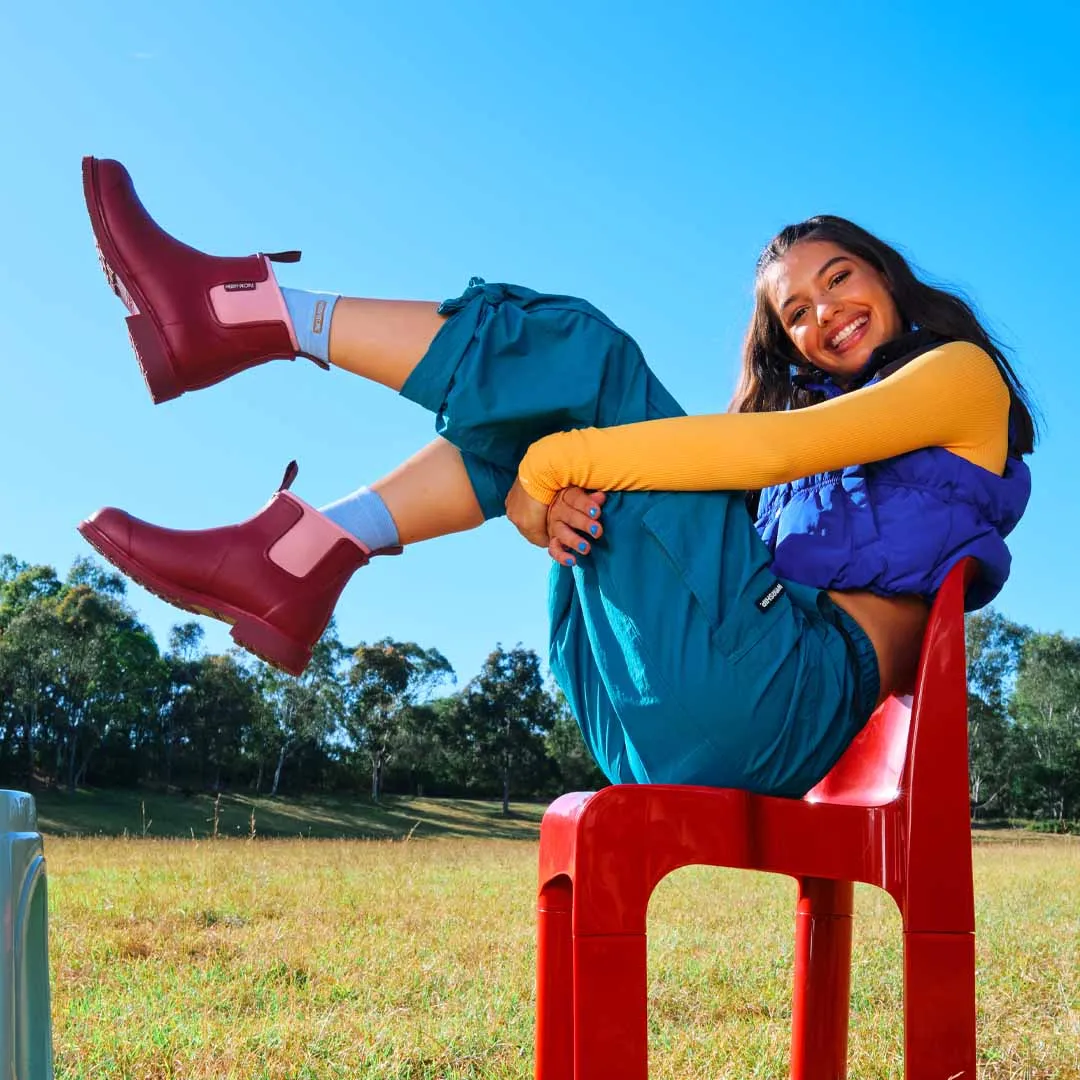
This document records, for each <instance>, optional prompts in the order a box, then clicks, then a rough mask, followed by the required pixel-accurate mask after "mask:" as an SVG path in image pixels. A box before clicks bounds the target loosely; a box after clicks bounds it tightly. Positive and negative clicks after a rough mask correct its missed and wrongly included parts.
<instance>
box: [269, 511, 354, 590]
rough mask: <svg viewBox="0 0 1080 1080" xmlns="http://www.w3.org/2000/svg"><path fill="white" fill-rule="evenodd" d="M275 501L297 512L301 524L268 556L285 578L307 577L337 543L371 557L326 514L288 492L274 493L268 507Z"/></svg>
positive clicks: (272, 549)
mask: <svg viewBox="0 0 1080 1080" xmlns="http://www.w3.org/2000/svg"><path fill="white" fill-rule="evenodd" d="M276 499H284V500H285V501H287V502H290V503H292V504H293V505H294V506H296V507H297V508H299V510H300V512H301V515H302V516H301V518H300V520H299V521H297V523H296V524H295V525H294V526H293V527H292V528H291V529H289V531H288V532H287V533H285V535H284V536H282V537H281V538H280V539H279V540H278V541H277V542H276V543H275V544H273V546H272V547H271V548H270V550H269V552H267V554H268V555H269V557H270V561H271V562H273V563H276V564H277V565H278V566H279V567H281V569H282V570H284V571H285V572H286V573H287V574H292V575H293V576H294V577H298V578H304V577H307V575H308V574H310V573H311V571H312V570H314V569H315V567H316V566H317V565H318V564H319V562H320V561H321V560H322V559H323V557H324V556H325V555H326V553H327V552H328V551H329V550H330V549H331V548H332V547H333V546H334V545H335V544H336V543H338V541H340V540H347V541H348V542H349V543H350V544H355V545H356V547H357V548H358V549H359V550H360V551H361V552H362V553H363V554H364V555H370V554H371V549H370V548H368V547H365V545H364V544H362V543H361V542H360V541H359V540H357V539H356V537H355V536H353V535H352V533H348V532H346V531H345V530H344V529H343V528H342V527H341V526H340V525H338V524H337V523H336V522H333V521H331V520H330V519H329V518H328V517H326V515H325V514H320V513H319V511H318V510H316V509H315V507H313V506H310V505H308V503H306V502H304V500H303V499H298V498H297V497H296V496H295V495H294V494H293V493H292V492H291V491H278V492H275V494H274V496H273V498H272V499H271V500H270V503H273V502H274V500H276ZM270 503H268V504H267V505H270Z"/></svg>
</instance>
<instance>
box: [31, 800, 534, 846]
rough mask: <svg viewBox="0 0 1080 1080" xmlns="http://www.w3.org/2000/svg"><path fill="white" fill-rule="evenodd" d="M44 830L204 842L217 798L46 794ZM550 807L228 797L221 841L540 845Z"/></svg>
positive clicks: (222, 808)
mask: <svg viewBox="0 0 1080 1080" xmlns="http://www.w3.org/2000/svg"><path fill="white" fill-rule="evenodd" d="M35 802H36V803H37V809H38V825H39V828H40V829H41V831H42V832H43V833H45V834H51V835H54V836H144V835H145V836H148V837H157V838H173V837H188V838H195V839H204V838H205V837H208V836H212V835H213V834H214V831H215V806H214V803H215V799H214V796H212V795H191V796H184V795H165V794H158V793H149V794H140V793H138V792H127V791H105V790H92V789H87V790H80V791H78V792H77V793H76V794H75V795H69V794H67V793H65V792H59V791H47V792H42V793H40V794H38V795H36V796H35ZM544 808H545V807H544V805H543V804H528V803H524V804H523V803H518V804H512V805H511V808H510V812H511V816H510V817H505V818H504V817H503V816H502V804H501V803H498V802H485V801H483V800H479V799H428V798H410V797H407V796H387V797H386V798H384V799H383V800H382V801H381V802H380V803H373V802H371V801H370V800H369V799H364V798H345V797H338V796H335V797H329V796H312V797H311V798H298V799H284V798H275V799H271V798H268V797H253V796H244V795H222V796H221V798H220V802H219V803H218V807H217V811H216V817H217V826H216V828H217V833H218V835H219V836H232V837H237V836H241V837H243V836H250V835H251V832H252V824H253V821H252V817H253V815H254V834H255V836H256V837H290V838H292V837H298V836H301V837H310V838H312V839H364V840H397V839H401V838H403V837H406V836H409V835H412V836H413V837H417V838H420V837H428V838H431V837H440V836H444V837H445V836H458V837H470V838H473V839H499V840H536V839H537V837H538V836H539V829H540V818H541V817H542V816H543V813H544Z"/></svg>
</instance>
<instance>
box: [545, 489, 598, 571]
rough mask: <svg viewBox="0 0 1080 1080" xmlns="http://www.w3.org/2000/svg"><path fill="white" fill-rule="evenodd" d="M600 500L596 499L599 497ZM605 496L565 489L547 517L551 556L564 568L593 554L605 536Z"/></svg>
mask: <svg viewBox="0 0 1080 1080" xmlns="http://www.w3.org/2000/svg"><path fill="white" fill-rule="evenodd" d="M597 494H598V495H600V496H601V498H596V497H595V496H596V495H597ZM602 496H603V492H598V493H592V492H588V491H583V490H582V489H581V488H566V489H565V490H564V491H562V492H560V494H559V498H558V499H557V501H556V502H555V503H553V504H552V506H551V510H550V512H549V514H548V538H549V542H548V554H550V555H551V557H552V558H553V559H554V560H555V561H556V562H558V563H560V564H561V565H563V566H573V565H574V564H575V563H576V562H577V560H578V559H580V558H583V557H584V556H586V555H588V554H589V553H590V552H591V551H592V544H593V541H595V540H598V539H599V538H600V537H601V536H602V535H603V532H604V527H603V525H601V524H600V512H601V506H602V504H603V497H602Z"/></svg>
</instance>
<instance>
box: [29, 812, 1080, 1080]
mask: <svg viewBox="0 0 1080 1080" xmlns="http://www.w3.org/2000/svg"><path fill="white" fill-rule="evenodd" d="M40 802H41V803H43V804H44V805H42V817H43V819H45V821H46V822H47V821H48V820H50V813H54V811H53V810H52V808H51V807H50V806H49V805H48V800H40ZM286 809H287V808H286ZM330 809H331V808H329V807H324V810H325V811H326V812H329V810H330ZM495 809H496V808H492V807H490V806H489V805H488V804H484V803H479V804H463V803H438V802H434V801H432V802H431V803H430V804H428V803H422V805H416V804H415V803H412V802H408V803H407V804H404V805H402V804H399V805H397V806H396V807H395V808H393V812H394V813H396V814H399V815H400V816H401V817H402V818H403V819H404V820H405V822H414V821H415V820H417V819H418V820H420V821H421V824H420V825H419V826H417V827H416V828H415V829H414V830H413V831H412V835H411V838H410V839H407V840H405V839H401V840H382V841H374V842H357V841H348V840H345V841H337V840H311V839H293V840H280V839H258V838H257V839H255V840H254V841H249V840H243V839H232V838H226V839H217V840H208V839H196V840H194V841H193V840H191V839H188V840H163V839H152V838H151V839H143V838H142V837H141V834H137V832H136V829H134V828H132V827H131V826H129V825H125V826H124V827H125V828H128V830H129V834H130V835H129V836H128V837H127V838H113V839H108V838H100V837H71V836H68V837H65V836H59V835H54V834H53V835H48V836H47V838H46V855H47V857H48V862H49V887H50V919H51V924H50V948H51V965H52V993H53V1016H54V1033H53V1035H54V1045H55V1049H56V1066H57V1076H58V1077H60V1078H62V1080H68V1078H75V1077H79V1078H95V1080H97V1078H101V1080H106V1078H107V1080H129V1078H130V1080H158V1078H177V1080H179V1078H185V1080H187V1078H191V1080H204V1078H205V1080H209V1078H211V1077H214V1078H221V1080H226V1078H229V1080H231V1078H236V1080H240V1078H244V1080H271V1078H273V1080H277V1078H282V1080H284V1078H296V1080H308V1078H310V1080H315V1078H319V1080H323V1078H326V1080H330V1078H334V1080H338V1078H340V1080H346V1078H348V1080H354V1078H376V1077H377V1078H380V1080H384V1078H385V1080H442V1078H451V1077H455V1078H456V1077H460V1078H464V1077H469V1078H478V1080H479V1078H500V1080H501V1078H527V1077H531V1075H532V1025H533V961H534V950H533V905H534V888H535V873H536V845H535V841H534V840H533V839H531V838H532V837H535V833H536V826H535V818H536V817H537V816H538V813H539V808H535V812H534V808H516V809H517V816H516V817H515V818H513V819H512V820H511V821H510V822H509V823H508V826H507V827H511V828H518V829H520V830H521V832H522V834H525V835H528V836H529V837H530V839H527V840H524V841H522V840H511V839H505V838H494V839H487V838H485V839H478V838H475V835H474V837H473V838H470V837H469V833H470V831H472V832H474V834H475V833H480V834H483V833H484V832H485V829H486V828H487V827H488V826H489V825H494V826H495V827H496V828H497V827H499V820H498V815H497V813H496V812H495ZM387 812H390V811H389V810H388V811H387ZM289 813H291V811H289ZM356 813H360V811H356ZM426 814H430V815H431V827H432V828H433V829H434V828H435V827H436V826H438V825H439V824H440V823H441V825H442V827H443V832H444V834H445V833H447V832H449V833H453V832H454V831H455V830H458V831H459V835H457V836H454V835H449V836H446V835H444V836H443V838H432V839H423V838H422V836H423V832H424V830H425V828H427V827H428V826H426V825H425V824H424V821H425V820H426V819H425V815H426ZM168 816H169V815H168V813H167V812H163V813H162V814H161V817H163V818H164V817H168ZM361 816H363V815H361ZM56 820H59V819H56ZM258 820H259V810H258V807H256V821H257V822H258ZM323 824H324V825H326V824H327V823H326V822H325V821H324V822H323ZM362 824H363V822H358V821H354V822H353V827H355V828H357V829H360V827H361V825H362ZM411 829H413V826H412V824H408V825H407V827H403V828H401V829H399V830H397V832H396V833H394V835H402V836H408V835H409V831H410V830H411ZM220 831H221V832H225V831H226V830H223V829H222V830H220ZM301 831H302V830H301ZM153 834H154V826H151V827H150V830H149V836H151V837H152V836H153ZM204 835H205V830H204ZM256 835H257V836H258V835H259V833H258V827H257V830H256ZM294 835H295V833H294ZM989 839H990V840H992V841H994V842H979V843H977V844H976V849H975V873H976V890H977V920H978V939H977V940H978V988H979V1002H978V1005H979V1054H980V1060H981V1062H982V1076H983V1077H984V1078H986V1080H999V1078H1006V1077H1007V1078H1010V1080H1011V1078H1016V1080H1020V1078H1023V1077H1030V1078H1032V1080H1034V1078H1050V1077H1053V1078H1076V1077H1080V887H1078V886H1080V842H1077V841H1076V840H1070V839H1067V838H1041V839H1037V840H1032V841H1024V842H1016V840H1015V838H1014V835H1013V834H993V835H992V836H991V837H990V838H989ZM793 898H794V886H793V884H792V883H791V882H789V881H787V880H786V879H782V878H769V877H766V876H761V875H746V874H740V873H737V872H734V871H722V870H713V869H707V868H688V869H685V870H682V871H679V872H677V873H675V874H673V875H671V877H669V878H668V879H666V880H665V881H664V882H663V883H661V885H660V887H659V889H658V890H657V893H656V894H655V897H654V900H653V904H652V907H651V908H650V927H649V929H650V945H649V960H650V1008H651V1020H650V1040H651V1043H650V1045H651V1062H652V1073H651V1074H652V1076H654V1077H660V1078H666V1080H676V1078H678V1080H689V1078H692V1077H710V1078H716V1077H724V1078H728V1077H730V1078H735V1077H739V1078H746V1077H784V1076H786V1074H787V1073H786V1070H787V1060H786V1059H787V1038H788V1031H789V1025H790V1007H789V992H790V981H791V951H792V936H793V934H792V923H793V920H792V907H793ZM856 906H857V919H856V940H855V968H854V977H853V991H852V1041H851V1067H850V1076H851V1077H852V1078H853V1080H855V1078H858V1080H864V1078H865V1080H869V1078H885V1077H889V1078H893V1077H900V1076H901V1075H902V1072H901V1063H900V1046H901V1026H900V941H899V917H898V916H897V914H896V912H895V909H893V908H892V907H891V901H889V900H888V898H887V897H885V896H884V894H881V893H878V892H876V891H875V890H873V889H870V888H865V889H863V888H860V889H858V890H857V894H856Z"/></svg>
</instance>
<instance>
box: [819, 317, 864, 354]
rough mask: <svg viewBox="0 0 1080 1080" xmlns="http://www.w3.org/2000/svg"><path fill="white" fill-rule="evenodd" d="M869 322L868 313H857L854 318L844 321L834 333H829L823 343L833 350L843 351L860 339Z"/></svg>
mask: <svg viewBox="0 0 1080 1080" xmlns="http://www.w3.org/2000/svg"><path fill="white" fill-rule="evenodd" d="M869 324H870V316H869V315H857V316H856V317H855V318H854V319H851V320H850V321H849V322H846V323H844V325H843V326H841V327H840V329H839V330H837V331H836V333H835V334H831V335H830V336H829V337H828V338H827V339H826V342H825V344H826V345H827V346H828V347H829V348H830V349H831V350H832V351H833V352H838V353H845V352H847V351H848V349H850V348H852V347H853V346H854V345H855V344H856V343H857V342H859V341H861V340H862V338H863V336H864V335H865V334H866V328H867V326H868V325H869Z"/></svg>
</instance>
